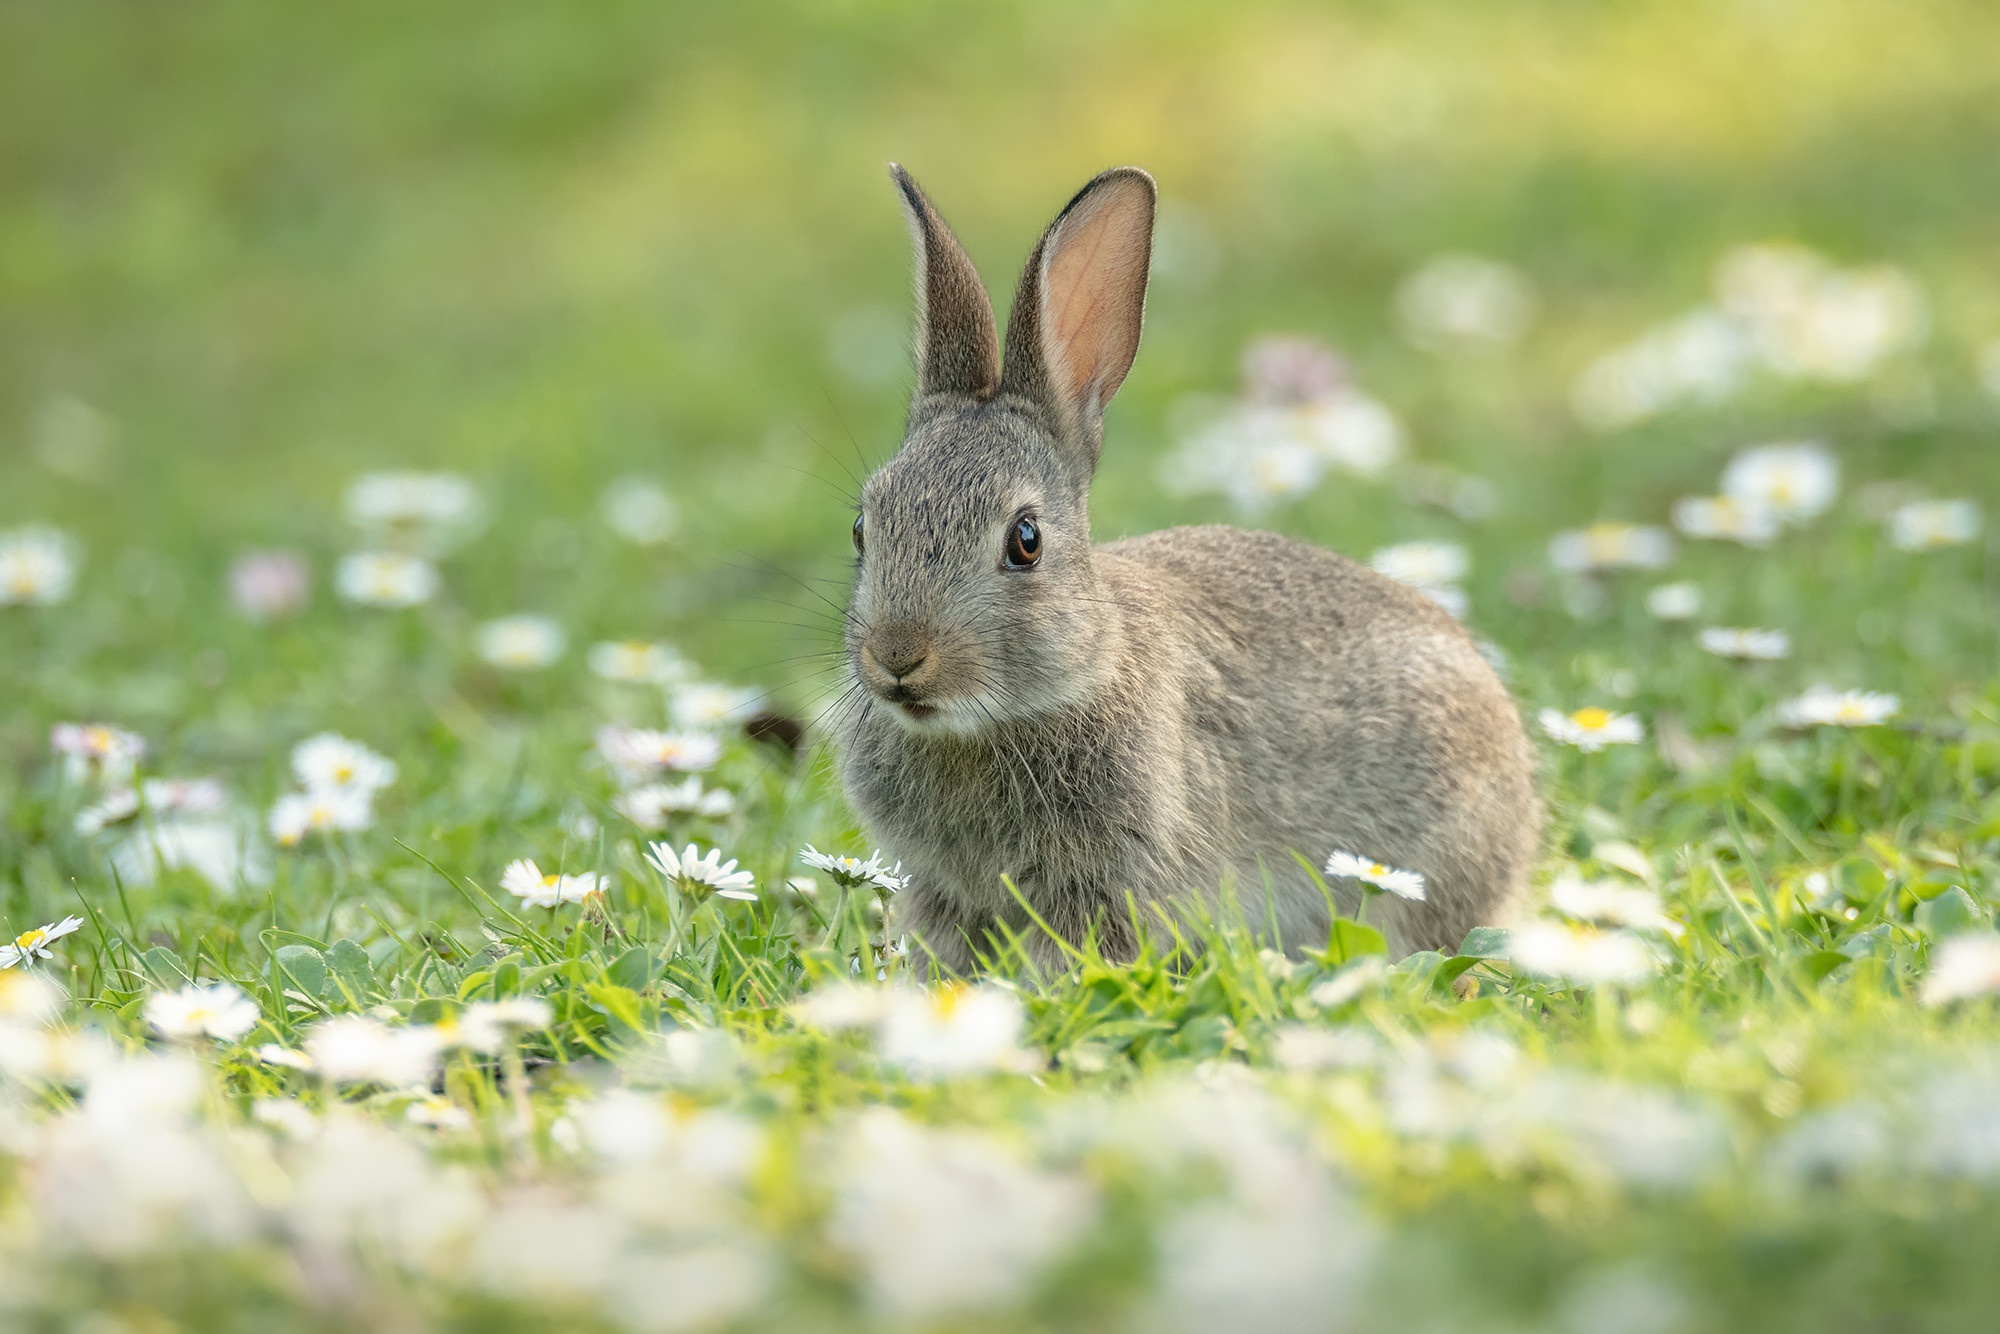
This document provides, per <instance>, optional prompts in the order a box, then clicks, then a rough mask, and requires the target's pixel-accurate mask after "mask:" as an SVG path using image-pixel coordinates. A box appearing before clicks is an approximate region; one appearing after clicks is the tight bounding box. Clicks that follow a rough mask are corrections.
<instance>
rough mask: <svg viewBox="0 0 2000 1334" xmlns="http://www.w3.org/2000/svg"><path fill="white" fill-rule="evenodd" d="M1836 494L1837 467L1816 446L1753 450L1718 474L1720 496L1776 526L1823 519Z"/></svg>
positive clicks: (1795, 443)
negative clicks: (1762, 514)
mask: <svg viewBox="0 0 2000 1334" xmlns="http://www.w3.org/2000/svg"><path fill="white" fill-rule="evenodd" d="M1839 493H1840V463H1839V461H1838V460H1836V459H1835V458H1834V456H1833V453H1832V451H1830V450H1829V449H1827V447H1826V446H1825V445H1823V444H1821V443H1820V442H1819V441H1817V440H1788V441H1783V442H1781V443H1778V444H1771V445H1756V446H1753V447H1751V448H1749V449H1745V450H1743V451H1741V452H1740V453H1738V454H1737V455H1736V457H1735V458H1733V459H1731V460H1730V461H1729V466H1728V467H1727V468H1725V469H1723V472H1722V494H1723V495H1725V496H1727V497H1729V498H1730V499H1731V500H1734V501H1735V502H1736V503H1737V504H1739V505H1741V506H1743V507H1744V508H1745V509H1748V510H1757V511H1761V512H1763V513H1765V514H1768V515H1769V516H1771V517H1772V518H1774V519H1776V520H1778V521H1779V522H1780V523H1793V524H1795V523H1803V522H1805V521H1806V520H1807V519H1811V518H1815V517H1817V516H1818V515H1821V514H1824V513H1825V512H1826V511H1827V509H1828V507H1829V506H1831V505H1832V504H1833V499H1834V497H1835V496H1836V495H1838V494H1839Z"/></svg>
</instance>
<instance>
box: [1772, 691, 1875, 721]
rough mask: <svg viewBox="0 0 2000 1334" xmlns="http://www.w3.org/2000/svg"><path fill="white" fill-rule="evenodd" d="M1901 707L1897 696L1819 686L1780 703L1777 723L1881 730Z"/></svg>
mask: <svg viewBox="0 0 2000 1334" xmlns="http://www.w3.org/2000/svg"><path fill="white" fill-rule="evenodd" d="M1901 707H1902V701H1901V700H1899V699H1898V698H1896V696H1894V695H1885V694H1881V693H1880V692H1877V691H1873V690H1835V689H1834V688H1833V687H1832V686H1822V685H1816V686H1809V687H1808V688H1807V689H1806V692H1805V693H1804V694H1802V695H1800V696H1798V697H1797V698H1796V699H1789V700H1786V701H1785V702H1784V703H1783V704H1780V705H1779V706H1778V721H1779V722H1781V723H1783V724H1784V725H1785V726H1786V727H1878V726H1880V725H1881V724H1883V723H1885V722H1888V721H1889V719H1891V718H1893V717H1895V716H1896V712H1897V710H1899V709H1900V708H1901Z"/></svg>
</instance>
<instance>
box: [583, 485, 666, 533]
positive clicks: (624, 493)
mask: <svg viewBox="0 0 2000 1334" xmlns="http://www.w3.org/2000/svg"><path fill="white" fill-rule="evenodd" d="M598 510H599V512H600V513H602V514H603V515H604V522H605V523H607V524H609V525H610V527H611V531H612V532H614V533H616V534H618V536H620V537H622V538H624V539H625V540H626V541H628V542H636V543H638V544H639V545H640V546H645V547H649V546H657V545H658V544H659V543H661V542H664V541H666V540H667V539H668V538H670V537H672V536H673V535H674V530H675V529H676V528H678V527H679V526H680V508H679V507H678V506H677V505H675V504H674V501H673V497H671V496H669V495H668V494H667V493H666V491H665V489H664V488H662V487H661V486H660V485H659V484H658V483H657V482H652V481H649V480H647V479H646V478H644V477H620V478H619V479H618V480H617V481H615V482H613V483H612V484H611V485H610V486H608V487H606V488H605V490H604V496H603V498H602V499H600V500H599V501H598Z"/></svg>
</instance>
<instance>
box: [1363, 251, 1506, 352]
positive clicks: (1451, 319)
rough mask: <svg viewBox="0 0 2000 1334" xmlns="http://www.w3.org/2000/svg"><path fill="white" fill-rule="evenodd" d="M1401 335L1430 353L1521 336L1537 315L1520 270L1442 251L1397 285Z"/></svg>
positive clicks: (1496, 261)
mask: <svg viewBox="0 0 2000 1334" xmlns="http://www.w3.org/2000/svg"><path fill="white" fill-rule="evenodd" d="M1396 315H1397V318H1398V320H1399V321H1400V322H1401V324H1402V331H1403V337H1404V338H1406V339H1408V340H1409V341H1410V342H1411V343H1412V344H1414V345H1416V346H1417V347H1420V348H1423V349H1425V350H1427V351H1431V352H1445V351H1450V350H1452V349H1454V348H1457V347H1463V346H1466V345H1468V344H1478V343H1484V344H1489V345H1503V344H1507V343H1512V342H1515V341H1516V340H1518V339H1519V338H1520V337H1521V335H1522V334H1523V333H1525V332H1526V331H1527V328H1528V325H1529V323H1530V322H1531V321H1532V320H1533V319H1534V316H1535V291H1534V288H1533V287H1531V286H1529V284H1528V280H1527V279H1526V278H1525V277H1523V276H1522V274H1521V271H1520V270H1518V269H1516V268H1514V267H1513V266H1512V265H1508V264H1502V263H1500V262H1499V261H1498V260H1492V259H1486V258H1483V257H1481V256H1479V255H1439V256H1437V257H1436V258H1435V259H1432V260H1429V261H1427V262H1426V263H1425V264H1424V266H1423V267H1422V268H1420V269H1418V270H1417V271H1416V272H1415V273H1413V274H1411V275H1410V276H1409V277H1408V278H1406V279H1404V280H1403V284H1402V286H1400V287H1398V288H1397V289H1396Z"/></svg>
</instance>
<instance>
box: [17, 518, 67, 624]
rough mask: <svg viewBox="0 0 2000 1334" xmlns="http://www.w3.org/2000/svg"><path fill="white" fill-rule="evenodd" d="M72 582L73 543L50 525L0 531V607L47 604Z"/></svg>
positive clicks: (62, 594)
mask: <svg viewBox="0 0 2000 1334" xmlns="http://www.w3.org/2000/svg"><path fill="white" fill-rule="evenodd" d="M75 583H76V543H74V542H73V541H71V540H70V538H69V536H68V535H67V534H65V533H63V532H60V531H58V530H57V529H54V528H39V527H34V528H14V529H9V530H8V531H6V532H0V607H49V606H54V605H55V604H56V603H58V602H61V601H62V600H63V599H64V598H67V597H68V596H69V594H70V589H71V587H72V586H74V585H75Z"/></svg>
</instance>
